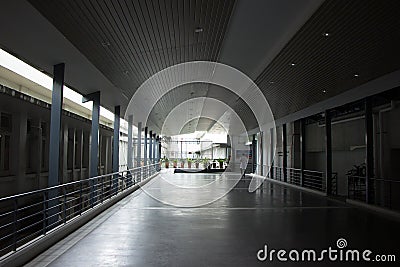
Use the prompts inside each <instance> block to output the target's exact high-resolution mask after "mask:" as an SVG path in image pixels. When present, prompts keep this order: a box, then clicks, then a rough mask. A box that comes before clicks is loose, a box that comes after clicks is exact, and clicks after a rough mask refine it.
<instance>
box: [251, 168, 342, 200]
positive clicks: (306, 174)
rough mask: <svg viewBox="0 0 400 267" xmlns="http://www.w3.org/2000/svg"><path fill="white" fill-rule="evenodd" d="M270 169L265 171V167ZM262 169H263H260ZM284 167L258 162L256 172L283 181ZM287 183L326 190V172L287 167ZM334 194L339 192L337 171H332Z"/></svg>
mask: <svg viewBox="0 0 400 267" xmlns="http://www.w3.org/2000/svg"><path fill="white" fill-rule="evenodd" d="M260 167H261V168H260ZM265 168H266V169H267V170H268V171H267V172H265V171H264V169H265ZM260 169H261V171H260ZM284 171H285V170H284V168H283V167H281V166H270V165H266V164H256V173H257V174H260V173H261V175H264V176H266V177H268V178H272V179H275V180H279V181H283V177H284ZM286 177H287V181H286V182H287V183H289V184H294V185H298V186H302V187H306V188H311V189H315V190H318V191H322V192H324V191H325V187H326V185H325V179H324V177H325V173H324V172H321V171H316V170H306V169H304V170H302V169H297V168H291V167H287V168H286ZM332 187H333V188H332V194H336V193H337V173H336V172H333V173H332Z"/></svg>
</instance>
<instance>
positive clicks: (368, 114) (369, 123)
mask: <svg viewBox="0 0 400 267" xmlns="http://www.w3.org/2000/svg"><path fill="white" fill-rule="evenodd" d="M364 105H365V145H366V149H365V159H366V162H365V165H366V177H365V179H366V182H365V202H366V203H371V202H372V200H373V188H372V182H371V179H372V178H373V177H374V128H373V118H372V99H371V98H370V97H367V98H366V99H365V102H364Z"/></svg>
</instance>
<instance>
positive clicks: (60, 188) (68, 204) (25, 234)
mask: <svg viewBox="0 0 400 267" xmlns="http://www.w3.org/2000/svg"><path fill="white" fill-rule="evenodd" d="M158 171H160V164H159V163H153V164H150V165H146V166H141V167H136V168H133V169H130V170H124V171H120V172H114V173H109V174H104V175H99V176H96V177H91V178H87V179H84V180H79V181H72V182H68V183H65V184H60V185H56V186H51V187H47V188H43V189H39V190H34V191H30V192H25V193H21V194H17V195H13V196H8V197H3V198H1V199H0V259H1V257H4V255H6V254H7V255H8V254H10V253H15V252H16V251H17V250H18V248H19V247H20V246H22V245H24V244H26V243H28V242H30V241H32V240H33V239H36V238H41V237H43V236H44V235H46V234H47V233H48V232H49V231H51V230H52V229H54V228H55V227H59V226H61V225H63V224H66V223H67V222H68V221H69V220H71V219H73V218H76V217H78V216H80V215H82V214H83V213H84V212H86V211H88V210H90V209H92V208H94V207H96V206H98V205H100V204H101V203H103V202H104V201H106V200H108V199H111V198H112V197H113V196H116V195H117V194H119V193H121V192H124V191H125V190H127V189H129V188H130V187H132V186H133V185H135V184H137V183H138V182H141V181H144V180H146V179H147V178H149V177H150V176H151V175H153V174H155V173H156V172H158Z"/></svg>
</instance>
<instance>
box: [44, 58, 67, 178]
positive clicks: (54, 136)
mask: <svg viewBox="0 0 400 267" xmlns="http://www.w3.org/2000/svg"><path fill="white" fill-rule="evenodd" d="M64 69H65V64H64V63H61V64H58V65H55V66H54V73H53V91H52V98H51V118H50V148H49V180H48V186H55V185H57V184H58V183H59V171H60V169H59V166H60V165H59V164H60V130H61V115H62V103H63V86H64Z"/></svg>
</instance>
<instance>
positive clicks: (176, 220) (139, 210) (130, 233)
mask: <svg viewBox="0 0 400 267" xmlns="http://www.w3.org/2000/svg"><path fill="white" fill-rule="evenodd" d="M169 177H170V179H175V180H176V181H179V183H182V181H190V183H195V184H196V183H200V184H202V183H204V182H205V181H206V180H213V179H217V178H218V174H212V175H209V174H201V175H200V174H173V175H170V176H169ZM158 179H161V178H160V177H156V178H155V179H154V181H153V182H155V183H157V182H159V181H157V180H158ZM248 184H249V179H247V180H246V181H240V182H239V183H238V184H237V185H236V186H235V188H234V189H233V190H232V191H231V192H230V193H228V194H227V195H226V196H224V197H223V198H221V199H219V200H218V201H216V202H214V203H211V204H208V205H205V206H202V207H198V208H177V207H174V206H169V205H165V204H163V203H160V202H158V201H156V200H154V199H153V198H151V197H150V196H149V195H148V194H146V193H145V192H143V191H142V190H138V191H136V192H135V193H133V194H132V195H130V196H128V197H127V198H125V199H124V200H122V201H121V202H119V203H118V204H116V205H115V206H114V207H112V208H110V209H109V210H107V211H106V212H104V213H103V214H101V215H100V216H98V217H97V218H95V219H94V220H92V221H91V222H90V223H88V224H87V225H85V226H84V227H82V228H81V229H80V230H79V231H77V232H75V233H73V234H72V235H70V236H68V237H67V238H65V239H64V240H62V241H60V242H59V243H58V244H56V245H55V246H53V247H52V248H50V249H49V250H48V251H46V252H45V253H43V254H42V255H40V256H38V257H37V258H36V259H34V260H33V261H32V262H31V263H30V264H28V266H275V265H278V266H293V265H295V266H313V265H314V264H315V266H342V265H341V264H345V263H344V262H341V263H340V262H333V263H332V262H324V263H322V264H321V263H314V264H312V263H310V262H303V263H297V264H295V263H293V262H291V263H290V262H286V263H282V262H279V261H278V260H277V258H274V260H273V262H272V263H271V262H268V261H267V262H260V261H258V260H257V252H258V251H259V250H260V249H262V248H264V245H265V244H267V245H268V248H269V249H277V250H278V249H281V248H283V249H287V250H290V249H298V250H300V249H305V248H308V249H316V250H318V249H323V248H328V247H329V246H331V247H333V248H337V247H336V241H337V240H338V239H339V238H344V239H346V240H347V246H348V247H349V248H354V249H359V250H364V249H370V250H372V251H373V252H374V254H376V253H380V254H396V255H399V246H398V240H400V228H399V226H400V224H399V222H397V221H395V220H392V219H390V218H386V217H381V216H379V215H375V214H373V213H369V212H366V211H363V210H359V209H356V208H353V207H350V206H347V205H344V204H342V203H340V202H336V201H332V200H327V199H326V198H323V197H320V196H317V195H313V194H310V193H305V192H301V191H298V190H295V189H291V188H287V187H284V186H281V185H277V184H274V183H270V182H267V183H265V184H264V186H263V189H262V190H257V191H256V192H255V193H248V191H247V187H248ZM149 186H150V187H151V186H152V185H151V184H149V185H146V186H145V187H149ZM159 190H160V193H163V194H168V195H171V196H174V191H173V190H171V189H168V190H170V191H164V189H163V188H162V187H160V188H159ZM175 197H180V196H179V195H177V196H175ZM398 260H400V259H398ZM359 264H360V266H366V265H365V263H364V262H360V263H359ZM345 265H346V264H345ZM350 265H351V266H356V265H357V264H355V263H347V266H350ZM367 266H369V265H367ZM379 266H382V265H379ZM393 266H395V264H394V265H393Z"/></svg>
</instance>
